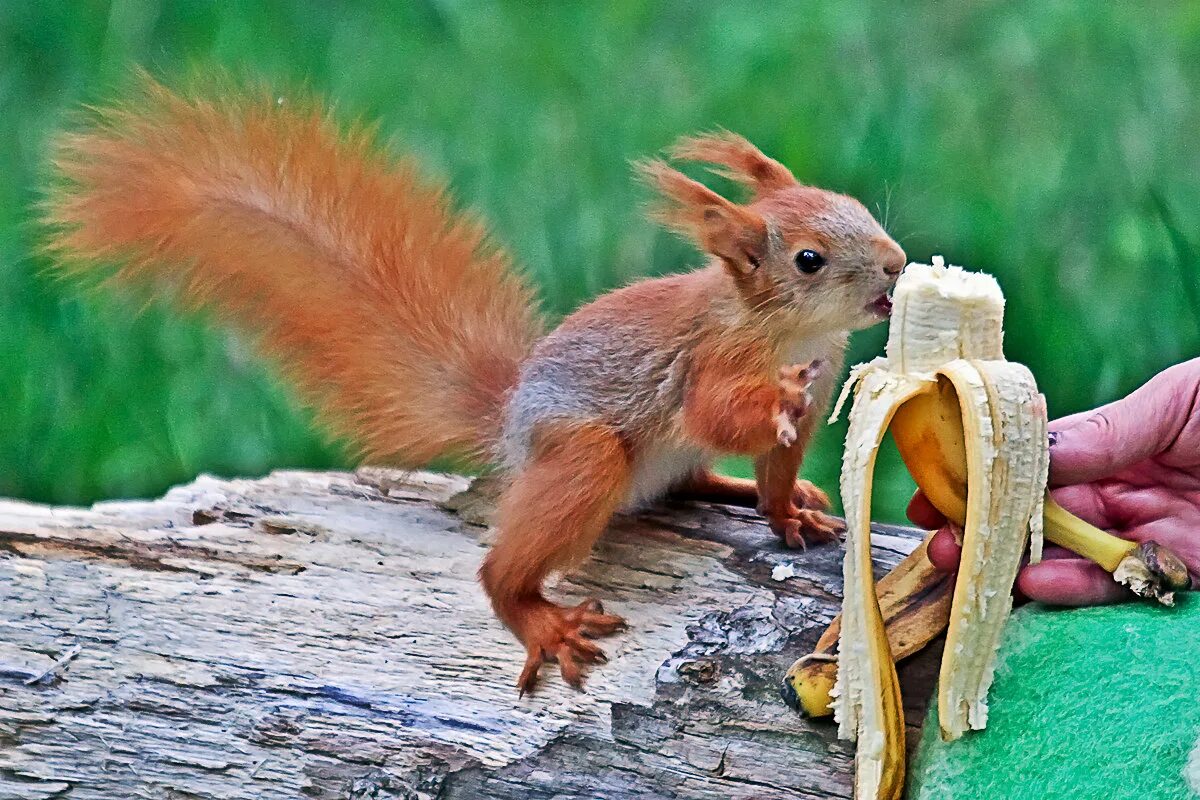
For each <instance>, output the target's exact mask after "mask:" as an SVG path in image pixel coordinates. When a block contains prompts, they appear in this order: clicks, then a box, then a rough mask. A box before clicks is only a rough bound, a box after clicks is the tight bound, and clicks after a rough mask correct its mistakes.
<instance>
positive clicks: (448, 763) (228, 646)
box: [0, 469, 930, 800]
mask: <svg viewBox="0 0 1200 800" xmlns="http://www.w3.org/2000/svg"><path fill="white" fill-rule="evenodd" d="M466 486H467V484H466V481H465V480H464V479H463V478H460V477H456V476H445V475H436V474H431V473H409V474H404V473H398V472H392V471H386V470H377V469H364V470H361V471H359V472H358V473H356V474H345V473H305V472H278V473H275V474H273V475H271V476H269V477H267V478H263V479H261V480H230V481H225V480H218V479H215V478H211V477H201V478H199V479H198V480H196V481H195V482H194V483H192V484H190V485H187V486H181V487H177V488H175V489H173V490H171V491H170V492H169V493H168V494H167V495H166V496H165V497H163V498H162V499H159V500H153V501H129V502H111V503H101V504H98V505H96V506H95V507H93V508H92V509H88V510H84V509H66V508H51V507H46V506H37V505H32V504H25V503H19V502H3V501H0V597H2V601H0V626H2V630H3V636H2V637H0V638H2V639H3V643H2V644H0V798H21V799H22V800H36V799H38V798H70V799H71V800H83V799H84V798H112V799H113V800H117V799H118V798H120V800H124V799H125V798H204V799H205V800H207V799H208V798H214V799H215V798H222V800H242V799H243V798H244V799H245V800H275V799H276V798H279V799H280V800H285V799H286V800H292V799H293V798H464V799H470V800H477V799H478V798H519V799H520V800H537V799H540V798H546V800H550V798H554V799H555V800H565V799H566V798H605V799H606V800H607V799H609V798H703V799H704V800H730V799H731V798H737V799H739V800H740V799H744V800H750V799H751V798H754V800H767V799H769V798H796V797H800V798H849V797H850V796H851V788H850V775H851V771H852V762H853V748H852V745H849V744H847V743H844V742H839V741H837V740H836V737H835V728H834V726H833V725H832V724H831V723H829V722H809V721H806V720H804V719H801V718H800V717H799V716H797V715H796V714H795V713H793V712H792V711H791V710H790V709H788V708H787V707H786V706H785V705H784V704H783V702H782V701H781V700H780V696H779V692H778V687H779V682H780V678H781V677H782V675H783V673H784V671H785V670H786V668H787V666H788V665H789V664H790V663H791V661H792V660H793V659H795V658H796V657H797V656H799V655H801V654H803V653H805V652H807V651H808V650H809V649H811V647H812V645H813V643H814V642H815V641H816V638H817V637H818V635H819V634H820V632H821V630H822V629H823V628H824V627H825V626H826V625H827V624H828V623H829V621H830V620H831V619H832V617H833V616H834V615H835V614H836V613H837V611H838V607H839V603H840V592H841V548H839V547H835V546H821V547H813V548H811V549H810V550H808V551H807V552H794V551H786V550H784V549H782V548H781V547H780V545H779V544H778V542H777V541H776V540H775V539H774V537H773V536H772V535H771V533H770V531H769V530H768V529H767V527H766V525H765V524H764V523H763V522H762V521H761V520H760V519H759V518H758V516H757V515H756V514H754V513H753V512H751V511H748V510H742V509H733V508H727V507H721V506H712V505H703V504H697V505H684V504H680V505H677V506H672V507H669V508H665V507H664V508H662V509H657V510H653V511H651V512H649V513H646V514H642V515H639V516H636V517H624V518H620V519H618V520H617V521H616V522H615V523H614V525H613V526H612V529H611V531H610V532H609V534H608V535H606V537H605V538H604V539H603V541H602V542H601V543H600V544H599V545H598V547H597V548H596V552H595V554H594V557H593V558H592V559H591V560H590V561H589V562H588V563H587V564H586V565H585V566H584V567H583V568H582V569H581V570H580V571H579V572H577V573H573V574H571V575H570V576H568V577H566V578H564V579H562V580H561V581H560V582H559V583H558V585H557V586H556V587H555V588H554V589H553V590H552V593H553V594H554V595H555V596H556V597H559V598H562V599H563V600H564V601H568V602H578V601H579V600H581V599H583V598H584V597H587V596H595V597H597V598H599V599H600V600H602V601H603V603H604V604H605V606H606V608H608V609H609V610H612V611H614V612H616V613H620V614H622V615H624V616H625V617H626V619H627V620H628V621H629V624H630V626H629V629H628V631H626V632H624V633H622V634H620V635H619V636H617V637H614V638H610V639H607V640H605V641H604V642H603V643H602V644H603V645H604V646H605V648H606V649H607V651H608V653H609V656H610V659H611V660H610V661H609V662H608V663H607V664H605V665H602V666H600V667H598V668H596V669H593V670H592V671H591V673H590V675H589V676H588V682H587V686H586V691H584V692H582V693H580V692H575V691H573V690H571V689H570V688H568V687H566V686H565V685H564V684H563V683H562V681H561V679H559V678H558V676H557V675H556V674H554V669H553V668H552V666H551V667H549V668H546V669H545V676H544V678H543V681H542V683H541V685H540V686H539V689H538V691H537V693H536V694H534V695H533V696H530V697H525V698H523V699H518V697H517V693H516V690H515V688H514V682H515V679H516V676H517V673H518V672H519V670H520V666H521V662H522V660H523V652H522V650H521V648H520V647H519V646H518V645H517V643H516V642H515V641H514V640H513V639H512V638H511V636H510V635H509V634H508V633H507V632H506V631H505V630H504V629H503V628H502V627H501V626H500V625H499V623H497V622H496V620H495V619H494V617H493V616H492V614H491V611H490V608H489V607H488V603H487V600H486V598H485V597H484V596H483V594H482V592H481V591H480V589H479V586H478V584H477V582H476V580H475V572H476V570H477V568H478V566H479V561H480V557H481V555H482V554H483V552H484V550H485V547H486V545H487V542H488V540H489V535H490V532H489V531H488V530H487V528H486V527H484V526H481V525H479V524H477V523H478V522H480V521H481V520H482V518H483V517H485V516H486V513H487V510H488V506H487V503H486V502H481V498H483V497H485V495H483V494H481V493H478V492H476V493H468V494H465V495H460V494H459V493H460V492H462V491H463V490H464V489H465V488H466ZM451 509H454V510H451ZM917 537H918V535H917V534H916V533H915V532H913V531H910V530H907V529H888V530H881V531H880V532H878V534H877V537H876V541H875V546H876V550H875V553H876V556H877V559H878V561H877V568H878V569H888V568H890V567H891V566H892V565H893V564H894V563H895V562H896V561H898V560H899V559H900V558H902V557H903V555H904V554H905V553H907V552H908V551H910V550H911V549H912V547H913V546H915V544H916V543H917V541H918V538H917ZM789 565H790V566H791V568H792V569H794V572H795V575H794V577H787V578H783V575H784V574H785V573H786V572H787V566H789ZM776 567H784V569H782V570H778V571H776V576H775V577H776V578H783V579H781V580H776V579H775V578H773V577H772V570H773V569H774V568H776ZM902 674H903V675H904V680H905V683H906V688H907V689H908V692H907V694H908V695H909V696H911V697H913V698H917V699H918V701H919V702H917V703H915V704H914V708H913V709H912V710H911V711H912V719H914V720H918V719H919V717H920V712H921V710H922V709H921V706H923V703H924V699H925V697H926V696H927V692H928V687H929V680H930V669H929V665H928V664H922V663H920V661H919V660H918V663H917V664H915V665H909V666H906V668H905V669H904V670H903V673H902Z"/></svg>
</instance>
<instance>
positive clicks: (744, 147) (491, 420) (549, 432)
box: [48, 79, 904, 691]
mask: <svg viewBox="0 0 1200 800" xmlns="http://www.w3.org/2000/svg"><path fill="white" fill-rule="evenodd" d="M220 96H222V97H224V98H225V99H222V100H219V101H205V100H189V99H183V98H181V97H178V96H176V95H174V94H172V93H171V92H169V91H168V90H166V89H164V88H163V87H161V86H159V85H157V84H155V83H154V82H152V81H150V80H149V79H145V80H144V82H143V90H142V92H141V94H140V95H139V96H138V97H137V98H136V99H135V100H134V101H133V102H132V103H130V104H128V105H126V106H122V107H118V108H115V109H111V110H108V111H102V112H99V114H98V117H97V119H96V123H95V125H94V126H93V127H92V129H91V130H89V131H87V132H85V133H82V134H76V135H73V136H68V137H66V138H65V139H64V140H63V142H62V145H61V147H60V149H59V154H58V158H57V165H58V169H59V171H60V173H61V174H62V176H63V178H64V179H65V180H64V182H63V184H62V185H61V186H60V187H59V188H58V190H57V191H56V192H55V193H54V194H53V196H52V197H51V199H50V202H49V212H48V217H49V220H50V221H51V222H52V223H53V224H54V227H55V232H54V234H53V236H52V238H51V241H50V247H51V248H52V250H54V251H55V252H57V253H58V254H60V255H62V256H64V257H66V258H68V259H70V260H72V261H74V262H76V266H75V267H74V269H76V270H82V269H86V268H90V267H92V266H93V265H96V264H98V263H100V262H107V261H113V262H122V263H124V264H125V266H124V267H123V268H122V269H121V270H120V271H119V273H118V275H119V276H121V277H126V278H132V279H142V280H146V281H149V282H150V283H151V284H153V285H155V286H157V287H169V288H174V289H175V290H176V291H177V292H178V293H179V294H180V295H181V296H182V298H183V299H184V300H185V301H186V302H188V303H190V304H193V305H201V304H207V305H211V306H213V307H214V308H215V309H216V310H217V311H218V312H219V313H221V314H223V315H226V316H228V317H230V318H232V319H233V320H235V321H236V322H238V323H240V324H241V325H242V327H244V328H245V329H247V330H249V331H250V332H252V333H254V334H256V335H257V336H258V337H259V339H260V341H261V343H262V345H263V348H264V350H266V351H267V352H268V353H270V354H271V355H273V356H274V357H276V358H277V359H279V360H280V362H281V363H282V365H283V366H284V368H285V369H286V370H287V371H288V372H289V373H290V374H291V376H292V377H293V378H294V379H295V380H296V381H297V383H298V384H299V385H300V387H301V388H302V389H303V391H304V392H305V394H306V396H307V397H308V398H310V399H311V400H313V401H314V402H315V403H316V404H317V405H318V407H319V409H320V411H321V413H322V417H323V419H324V420H325V421H326V422H327V423H328V424H329V426H330V427H331V428H332V429H333V430H334V431H336V432H337V433H339V434H341V435H343V436H347V437H349V438H351V439H353V440H355V441H356V442H358V443H359V445H360V446H361V448H362V450H363V451H364V453H365V454H366V455H367V456H368V457H370V458H382V459H389V460H391V461H392V462H394V463H397V464H399V465H403V466H418V465H422V464H425V463H427V462H429V461H430V460H431V459H433V458H436V457H438V456H441V455H446V454H458V455H467V456H471V457H474V458H476V459H478V460H490V459H491V458H498V459H499V461H500V463H502V464H504V465H505V466H506V467H508V468H509V469H511V471H512V472H511V475H509V476H508V477H509V478H510V479H511V480H510V482H509V483H508V485H507V488H506V489H505V491H504V493H503V496H502V497H501V501H500V507H499V519H498V528H499V532H498V537H497V540H496V544H495V546H494V547H493V548H492V550H491V551H490V552H489V554H488V555H487V557H486V558H485V560H484V563H483V566H482V569H481V570H480V578H481V580H482V582H483V585H484V588H485V590H486V591H487V593H488V595H489V597H490V599H491V601H492V605H493V607H494V609H495V611H496V614H497V616H498V617H499V618H500V620H501V621H503V622H504V624H505V625H507V626H508V627H509V628H510V629H511V630H512V631H513V632H514V633H515V634H516V635H517V637H518V638H519V639H520V640H521V641H522V642H523V643H524V645H525V648H526V651H527V657H526V661H525V667H524V669H523V670H522V672H521V677H520V679H519V681H518V683H519V685H520V686H521V688H522V690H523V691H527V690H529V689H531V688H532V687H533V685H534V683H535V682H536V680H537V675H538V669H539V667H540V665H541V664H542V663H543V662H544V661H547V660H555V661H557V662H558V664H559V668H560V671H561V673H562V675H563V677H564V678H565V679H566V680H567V681H568V682H570V683H572V684H574V685H578V684H579V683H580V682H581V680H582V671H583V666H584V665H586V664H589V663H592V662H594V661H597V660H600V659H602V658H603V653H602V652H601V651H600V649H599V648H598V647H597V646H596V645H595V644H593V643H592V642H591V641H590V640H589V637H591V636H597V635H603V634H606V633H611V632H612V631H614V630H615V629H616V628H617V627H618V626H619V625H620V624H621V620H620V618H619V617H616V616H614V615H611V614H605V613H604V612H603V610H602V609H601V608H600V607H599V604H598V603H595V602H594V601H588V602H586V603H583V604H580V605H579V606H576V607H574V608H564V607H560V606H557V605H555V604H553V603H552V602H551V601H550V600H548V599H547V598H546V597H545V596H544V594H543V591H542V585H543V582H544V581H545V578H546V576H547V575H549V574H550V573H552V572H554V571H557V570H564V569H567V568H569V567H571V566H573V565H574V564H576V563H578V562H579V561H580V560H582V559H583V558H584V557H586V555H587V553H588V552H589V551H590V549H591V547H592V545H593V543H594V542H595V541H596V539H597V537H599V535H600V534H601V532H602V531H603V529H604V527H605V526H606V525H607V523H608V520H609V518H610V517H611V515H612V514H613V513H614V511H615V510H617V509H618V508H623V507H624V508H628V507H632V506H635V505H636V504H637V503H638V502H642V501H644V500H646V499H650V498H654V497H658V496H661V494H663V493H664V492H666V491H668V490H669V489H671V488H672V487H678V488H680V489H681V490H682V493H683V494H688V493H690V494H691V495H692V496H708V497H710V498H724V499H729V500H734V501H741V502H748V501H750V500H752V499H755V498H756V499H757V503H758V505H759V507H760V508H761V509H762V511H763V513H764V514H765V515H766V517H767V519H768V520H769V522H770V524H771V528H772V529H773V530H775V531H776V533H778V534H779V535H780V536H782V537H784V538H785V539H786V541H787V542H788V543H789V544H792V545H795V546H800V545H803V543H804V537H805V535H812V536H827V535H828V533H829V530H830V527H829V526H830V524H831V523H830V521H829V519H828V518H827V517H824V516H823V515H822V514H820V512H819V510H818V509H820V508H823V507H825V506H827V499H826V498H825V497H824V495H823V493H821V492H820V491H819V490H817V489H815V488H814V487H812V485H811V484H808V483H807V482H805V481H797V480H796V471H797V467H798V466H799V464H800V461H801V459H802V457H803V453H804V448H805V446H806V444H807V441H808V439H809V437H810V435H811V433H812V429H813V427H814V425H815V424H816V420H817V419H818V414H819V409H820V408H821V407H822V406H824V405H825V404H826V403H827V402H828V400H829V394H830V393H831V391H832V385H833V380H834V379H835V377H836V373H837V371H838V370H839V369H840V363H841V351H842V349H843V348H844V346H845V335H846V334H847V333H848V332H849V330H852V329H856V328H861V327H866V326H867V325H870V324H874V323H875V322H877V321H878V319H879V317H878V316H877V315H876V314H875V312H874V311H871V310H870V309H871V308H872V301H874V300H877V299H878V298H879V297H880V296H881V295H882V293H883V292H885V291H886V290H887V289H889V288H890V286H891V285H892V284H893V283H894V280H895V275H896V273H897V272H898V271H899V268H900V266H902V265H903V258H904V254H903V251H902V250H900V248H899V246H898V245H896V244H895V242H893V241H892V240H891V239H890V238H889V237H888V236H887V234H886V233H885V232H884V231H883V230H882V228H880V227H879V226H878V223H876V222H875V220H874V219H873V218H871V216H870V214H869V212H867V211H866V209H865V208H863V207H862V205H861V203H858V202H857V201H855V200H853V199H852V198H848V197H844V196H841V195H835V194H832V193H829V192H824V191H821V190H819V189H816V188H814V187H807V186H801V185H799V184H798V183H796V181H795V179H794V178H793V177H792V175H791V173H790V172H789V171H788V170H787V169H786V168H785V167H784V166H783V165H781V164H779V163H778V162H776V161H774V160H772V159H770V158H767V157H766V156H765V155H763V154H762V153H761V152H760V151H758V150H757V149H756V148H755V147H754V146H753V145H751V144H750V143H749V142H747V141H746V140H745V139H742V138H741V137H738V136H735V135H733V134H730V133H724V132H723V133H718V134H708V135H704V136H699V137H694V138H691V139H684V140H681V142H680V143H678V144H677V145H676V147H675V149H674V154H675V155H676V156H678V157H681V158H691V159H696V160H700V161H705V162H708V163H711V164H716V165H718V167H719V168H720V169H721V171H722V174H725V175H728V176H729V177H732V178H733V179H735V180H738V181H741V182H742V183H744V184H746V185H747V186H749V187H750V188H751V189H752V191H753V192H754V195H755V197H754V200H753V202H751V203H750V204H748V205H742V204H737V203H733V202H731V201H729V200H727V199H725V198H723V197H721V196H720V195H719V194H717V193H716V192H714V191H712V190H711V189H709V188H708V187H706V186H704V185H703V184H701V183H699V182H697V181H694V180H692V179H691V178H688V177H687V176H685V175H684V174H683V173H681V172H678V171H677V170H675V169H672V168H671V167H669V166H667V165H666V164H665V163H663V162H661V161H649V162H645V163H643V164H641V165H640V166H639V170H640V172H641V174H642V176H643V177H644V178H645V179H646V180H647V181H648V182H649V183H651V184H652V185H653V186H654V187H655V188H656V189H657V190H658V191H659V193H660V194H661V196H662V200H663V205H662V206H661V207H660V208H659V209H658V211H657V212H656V216H657V217H658V218H659V219H660V220H661V221H663V222H664V223H666V224H667V225H668V226H669V227H671V228H672V229H674V230H676V231H678V232H681V233H683V234H685V235H687V236H689V237H691V238H692V239H693V240H694V241H696V243H697V244H698V245H699V246H700V247H701V248H702V249H703V250H704V252H705V253H706V254H708V255H710V256H712V259H711V263H710V264H709V265H708V266H706V267H704V268H701V269H699V270H696V271H694V272H691V273H688V274H685V275H673V276H670V277H666V278H660V279H657V280H652V281H644V282H641V283H638V284H635V285H633V286H629V287H625V288H623V289H620V290H617V291H615V292H612V293H610V294H608V295H606V296H604V297H601V298H599V299H597V300H595V301H593V302H592V303H589V304H588V305H586V306H585V307H583V308H581V309H579V310H578V311H576V312H575V313H574V314H572V315H571V316H570V317H568V318H567V319H566V320H565V321H564V322H563V323H562V325H560V326H559V328H558V329H557V330H555V331H554V332H552V333H550V334H549V335H547V336H546V337H545V338H541V339H539V337H540V335H541V325H540V322H539V320H538V318H537V315H536V314H535V312H534V306H533V302H532V298H531V293H530V291H529V289H528V287H527V286H526V285H525V283H524V281H523V280H522V279H521V277H520V276H519V275H517V274H516V273H515V272H514V271H513V269H512V267H511V265H510V263H509V260H508V258H507V257H506V256H505V255H504V254H503V253H502V252H500V251H499V250H498V249H497V248H496V247H495V246H493V245H492V244H490V243H489V242H488V240H487V237H486V236H485V233H484V230H483V228H482V227H481V226H480V225H479V224H478V223H477V222H475V221H473V220H471V219H469V218H466V217H464V216H462V215H459V214H456V213H454V212H453V211H452V210H451V209H450V205H449V202H448V201H447V200H446V198H445V195H444V192H443V191H442V189H441V188H440V187H438V186H435V185H432V184H429V183H427V182H425V181H422V180H421V179H419V178H418V177H417V175H416V174H415V171H414V169H413V167H412V166H411V165H409V164H407V163H403V162H402V163H400V164H394V163H391V162H389V161H388V160H386V159H385V158H383V157H382V156H380V155H378V154H377V153H376V152H375V151H374V150H373V149H372V141H371V136H370V135H368V133H367V132H366V131H364V130H363V129H361V128H355V129H352V130H351V131H349V132H347V133H339V131H338V129H337V128H336V127H335V126H334V125H333V123H332V122H331V121H330V120H329V119H328V118H327V117H326V116H325V114H323V113H322V112H321V111H320V110H318V108H317V107H316V106H314V105H311V104H308V103H305V102H300V103H297V102H295V100H287V101H278V102H277V101H276V100H274V99H272V98H271V97H270V96H269V95H267V94H266V93H265V92H260V93H257V94H253V95H249V96H247V95H244V94H239V93H238V92H236V91H232V92H229V91H225V92H222V93H220ZM864 244H865V245H866V246H864ZM808 248H817V249H820V250H821V251H822V252H823V253H825V254H826V255H828V256H829V264H828V266H827V267H826V268H825V269H824V270H823V271H821V272H818V273H815V274H804V273H802V272H801V271H799V270H798V269H797V265H796V263H795V258H796V254H797V252H800V251H802V249H808ZM797 353H802V354H804V355H803V358H802V360H805V361H808V360H825V361H828V362H830V366H829V367H828V369H827V371H826V372H825V373H824V375H823V377H821V378H818V379H817V380H816V382H815V383H813V382H810V381H809V380H808V378H809V377H811V376H806V377H804V378H803V379H802V378H801V367H802V365H793V366H791V367H787V364H789V363H790V362H791V361H794V360H798V359H801V356H799V355H797ZM834 362H836V363H834ZM810 383H811V388H813V389H814V396H813V399H811V400H810V399H809V394H808V390H809V388H810ZM818 384H819V385H818ZM810 404H811V405H813V406H814V407H815V408H816V409H817V410H816V411H814V409H812V408H809V406H810ZM793 441H794V443H791V442H793ZM789 443H790V444H789ZM716 452H735V453H744V454H748V455H751V456H755V457H756V458H757V461H756V478H757V483H756V484H755V485H753V486H752V485H750V484H749V482H747V481H735V480H731V479H724V478H719V477H717V476H715V475H713V474H712V473H711V472H710V471H708V465H709V463H710V462H711V460H712V457H713V455H714V454H715V453H716Z"/></svg>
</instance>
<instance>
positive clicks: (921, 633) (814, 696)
mask: <svg viewBox="0 0 1200 800" xmlns="http://www.w3.org/2000/svg"><path fill="white" fill-rule="evenodd" d="M932 537H933V534H929V535H928V536H926V537H925V539H924V540H922V542H921V543H920V544H919V545H918V546H917V547H916V549H914V550H913V551H912V552H911V553H909V554H908V556H906V557H905V558H904V560H903V561H901V562H900V563H899V564H897V565H896V567H895V568H894V569H893V570H892V571H891V572H889V573H888V574H887V575H885V576H884V577H883V578H882V579H880V581H879V584H878V587H877V591H878V597H879V610H880V613H882V614H883V623H884V627H885V628H886V630H887V639H888V649H889V650H890V651H891V654H892V658H893V659H894V660H895V661H897V662H899V661H903V660H904V659H906V658H908V657H909V656H911V655H913V654H914V653H917V652H920V651H921V650H922V649H924V648H925V646H926V645H927V644H929V642H930V641H932V640H933V639H935V638H937V637H938V636H939V635H940V634H941V633H942V632H943V631H944V630H946V623H947V621H948V620H949V619H950V600H951V597H952V596H953V593H954V576H953V574H951V573H947V572H942V571H941V570H939V569H937V568H936V567H934V566H933V562H931V561H930V560H929V556H928V551H929V540H930V539H931V538H932ZM841 630H842V618H841V615H840V614H839V615H838V616H837V617H835V618H834V620H833V622H832V623H830V625H829V627H828V628H826V629H825V632H824V633H823V634H821V638H820V639H818V640H817V644H816V647H815V648H814V649H813V652H811V653H809V654H808V655H805V656H801V657H800V658H798V659H797V660H796V662H795V663H794V664H792V666H791V667H790V668H789V669H788V671H787V675H786V676H784V679H783V687H782V694H783V699H784V700H785V701H786V702H787V704H788V705H790V706H791V707H792V708H794V709H796V710H797V711H799V712H800V713H801V714H803V715H804V716H806V717H810V718H814V719H816V718H822V717H828V716H830V715H832V714H833V706H832V705H831V702H832V698H831V697H830V692H831V691H833V686H834V683H835V682H836V680H837V644H838V637H839V636H840V635H841Z"/></svg>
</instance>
